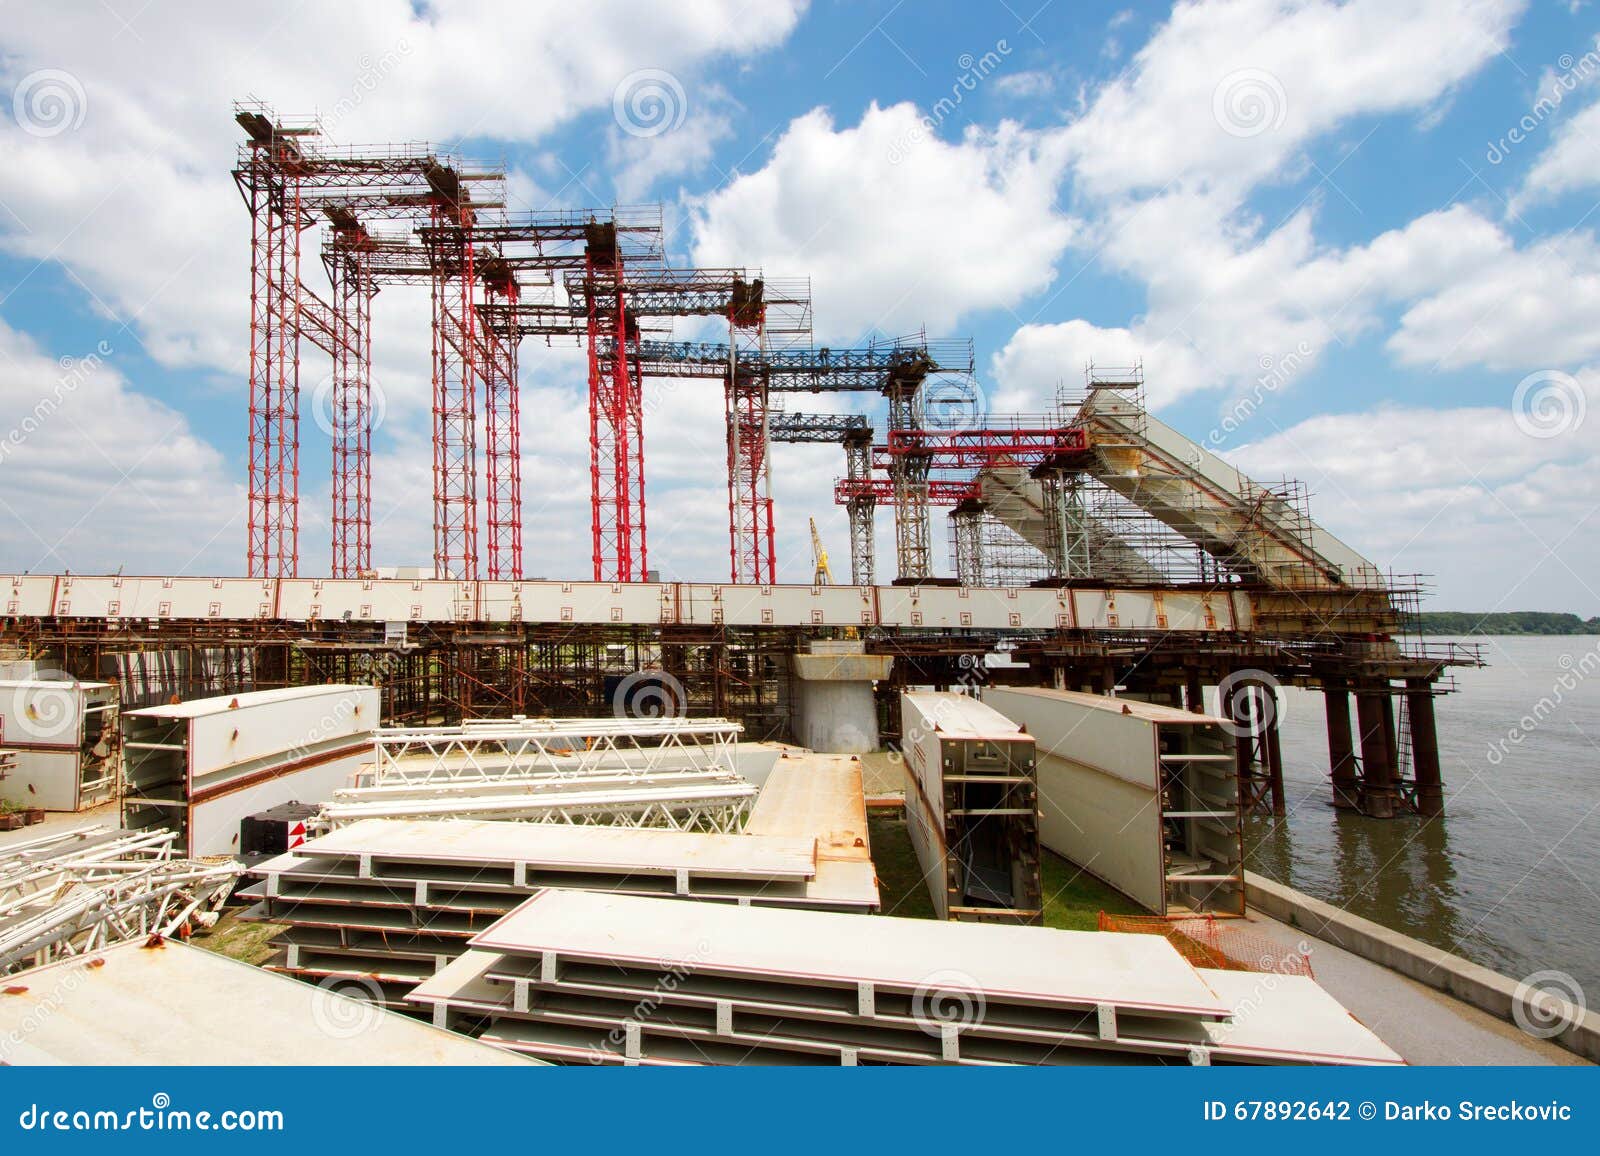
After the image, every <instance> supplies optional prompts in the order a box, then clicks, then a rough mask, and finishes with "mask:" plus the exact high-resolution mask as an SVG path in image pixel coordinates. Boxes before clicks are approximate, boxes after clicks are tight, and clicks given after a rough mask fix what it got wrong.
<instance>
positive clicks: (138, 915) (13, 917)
mask: <svg viewBox="0 0 1600 1156" xmlns="http://www.w3.org/2000/svg"><path fill="white" fill-rule="evenodd" d="M176 838H177V836H176V833H175V832H172V831H144V832H127V831H115V830H112V829H111V828H108V827H91V828H87V829H83V830H77V831H71V832H68V833H66V834H62V835H50V836H45V837H43V838H40V839H34V840H30V841H28V842H25V843H19V844H14V845H12V846H10V847H7V848H5V850H4V851H3V852H0V975H4V974H6V973H8V972H11V971H15V970H19V969H21V968H24V967H30V966H34V965H36V964H42V963H46V962H48V961H50V960H52V959H57V958H61V957H63V956H71V955H82V954H84V953H86V952H91V951H96V950H99V949H100V948H102V947H105V946H106V945H108V944H111V943H119V942H121V941H123V940H128V939H137V938H143V937H147V936H150V935H159V936H162V937H168V936H173V935H177V934H179V933H181V932H183V931H184V930H185V929H186V928H188V927H189V926H190V925H191V924H208V923H210V922H212V921H214V919H215V912H216V910H217V909H218V908H219V907H221V905H222V903H223V902H224V901H225V900H226V899H227V897H228V893H229V892H230V891H231V890H232V889H233V885H234V883H235V881H236V880H237V879H238V876H239V872H240V871H241V870H242V867H241V866H240V864H238V863H234V862H231V861H223V862H220V863H212V862H202V861H199V860H194V859H180V858H175V857H174V842H175V840H176Z"/></svg>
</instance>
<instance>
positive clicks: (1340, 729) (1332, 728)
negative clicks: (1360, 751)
mask: <svg viewBox="0 0 1600 1156" xmlns="http://www.w3.org/2000/svg"><path fill="white" fill-rule="evenodd" d="M1322 699H1323V708H1324V713H1325V714H1326V715H1327V720H1328V766H1329V767H1330V768H1331V769H1332V771H1333V805H1334V806H1335V807H1338V808H1340V809H1342V810H1354V809H1356V808H1357V807H1358V806H1359V805H1360V803H1359V800H1358V799H1357V797H1356V792H1357V783H1356V753H1355V747H1354V745H1353V744H1352V742H1351V739H1350V691H1349V690H1348V689H1347V688H1346V687H1345V685H1344V683H1342V682H1325V683H1323V684H1322Z"/></svg>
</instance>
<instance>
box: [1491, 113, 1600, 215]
mask: <svg viewBox="0 0 1600 1156" xmlns="http://www.w3.org/2000/svg"><path fill="white" fill-rule="evenodd" d="M1596 187H1600V101H1597V102H1595V103H1593V104H1591V105H1589V106H1588V107H1587V108H1585V109H1583V110H1582V111H1581V112H1579V113H1578V114H1577V115H1575V116H1573V117H1572V118H1571V119H1570V120H1566V121H1563V122H1562V123H1561V124H1559V125H1557V126H1556V128H1555V130H1554V134H1553V136H1552V137H1551V141H1550V145H1549V147H1548V148H1546V149H1545V150H1544V151H1543V152H1542V153H1540V154H1539V156H1538V158H1537V159H1536V160H1535V161H1534V164H1533V167H1532V168H1531V169H1529V170H1528V174H1527V176H1525V177H1524V178H1523V181H1522V187H1521V189H1520V190H1519V191H1518V193H1517V195H1516V196H1514V197H1512V198H1511V203H1510V205H1509V206H1508V210H1509V211H1510V212H1512V213H1520V212H1523V211H1524V210H1526V209H1528V208H1529V207H1531V206H1533V205H1536V204H1540V203H1543V202H1548V201H1553V200H1555V199H1556V198H1558V197H1561V196H1564V195H1566V194H1567V193H1575V192H1579V191H1582V190H1584V189H1593V188H1596Z"/></svg>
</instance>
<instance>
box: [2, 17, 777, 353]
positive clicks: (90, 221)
mask: <svg viewBox="0 0 1600 1156" xmlns="http://www.w3.org/2000/svg"><path fill="white" fill-rule="evenodd" d="M802 8H803V4H802V3H800V2H798V0H761V2H758V3H754V4H752V3H746V2H743V0H697V2H696V3H693V4H660V5H652V6H645V7H642V8H641V7H639V6H637V5H632V4H622V3H619V2H617V0H603V2H597V3H590V4H583V5H577V6H565V7H554V6H544V7H541V6H536V5H523V4H515V3H511V2H509V0H502V2H499V3H482V4H472V5H462V4H438V5H431V6H426V7H423V6H417V5H412V4H408V3H405V2H403V0H381V2H378V3H374V4H367V5H360V6H345V5H313V6H310V7H306V8H301V9H297V10H296V11H294V12H293V13H292V14H288V15H284V16H282V18H273V19H269V20H262V19H260V18H259V16H260V14H259V13H257V12H254V11H251V10H246V9H240V10H231V11H230V10H229V9H226V8H216V9H212V10H208V11H207V13H206V17H205V19H196V18H195V17H194V14H193V13H192V12H190V11H189V10H187V9H185V8H183V7H181V6H178V7H173V6H162V5H150V6H147V7H146V8H144V9H143V10H141V11H139V12H138V13H137V14H134V15H132V16H131V17H130V18H129V26H128V27H127V28H122V29H119V28H118V27H117V26H116V25H115V24H113V23H112V22H110V21H109V19H108V12H109V10H107V9H102V8H99V7H96V8H94V9H84V8H73V7H72V6H69V5H56V6H54V7H49V8H44V9H40V10H38V11H36V12H33V13H30V15H29V17H28V19H27V20H23V21H18V20H13V21H11V22H10V23H9V24H8V26H7V29H6V54H5V58H4V60H3V61H0V85H3V86H4V88H5V91H6V94H7V96H8V100H7V103H8V104H9V103H10V100H9V97H10V95H11V93H12V90H13V88H14V86H17V85H18V84H19V83H21V82H24V81H25V80H26V78H28V77H29V76H32V75H34V74H35V73H36V72H38V71H39V70H57V71H60V72H62V73H65V74H67V76H68V77H70V84H68V85H67V86H65V87H63V86H62V85H56V86H54V91H55V92H57V93H63V92H64V93H66V95H67V99H68V101H69V103H71V104H72V106H73V107H72V113H73V114H74V115H71V116H69V118H68V122H67V124H68V126H69V127H66V128H65V129H64V130H63V131H60V132H58V133H55V134H54V135H49V136H40V135H33V134H30V133H29V132H27V131H25V128H24V126H23V125H20V124H18V123H16V122H14V121H12V120H9V119H8V120H0V150H3V151H4V152H5V154H6V157H7V163H6V164H5V165H4V166H0V204H4V205H5V206H6V208H5V209H4V210H0V246H3V247H4V249H5V250H6V251H8V252H11V253H14V254H16V255H19V256H22V257H25V258H29V259H33V260H39V261H44V260H53V261H56V262H59V263H60V264H61V265H62V266H64V267H65V268H66V269H67V270H69V271H70V272H71V274H72V275H73V276H75V277H76V278H78V279H80V280H81V282H82V284H83V286H84V288H85V289H86V291H87V292H88V293H90V294H91V295H92V298H91V299H92V300H93V301H94V302H95V303H96V305H97V306H98V307H100V308H102V309H103V310H104V311H106V312H107V313H109V314H111V315H114V316H116V317H117V318H118V319H119V320H121V321H128V320H134V325H135V331H136V332H138V333H139V334H140V335H141V336H142V337H143V340H144V342H145V344H146V346H147V347H148V349H149V350H150V352H151V354H152V355H153V356H154V357H156V358H157V359H158V360H160V361H161V362H163V363H164V364H168V365H175V366H189V365H203V366H208V367H211V368H214V369H219V370H223V371H225V372H228V373H230V374H238V373H240V372H241V371H242V368H243V365H244V359H245V350H246V342H245V340H244V338H243V334H244V333H245V329H246V325H247V309H248V285H247V274H248V269H249V257H248V253H249V221H248V217H247V215H246V213H245V211H244V208H243V206H242V205H241V204H240V203H239V199H238V195H237V193H236V192H235V191H234V189H233V188H232V184H233V182H232V181H231V179H230V178H229V175H228V174H229V170H230V169H231V168H232V167H233V164H234V156H235V150H236V148H237V144H238V141H239V139H240V132H239V129H238V128H237V126H236V125H235V124H234V123H233V121H232V118H231V115H230V112H229V107H230V103H231V102H232V101H234V100H236V99H240V98H245V97H249V96H252V95H255V96H260V97H263V98H267V99H274V100H277V101H280V102H282V103H281V107H280V108H279V111H280V112H281V113H282V114H284V115H294V114H304V113H310V112H313V111H316V110H321V112H322V113H323V114H324V120H325V124H327V125H328V127H329V131H330V134H331V135H332V137H333V138H334V139H335V140H336V141H339V142H362V143H366V142H375V141H388V140H395V141H415V140H418V139H433V140H438V141H444V142H449V141H454V140H459V139H462V138H483V137H487V138H491V139H497V140H509V141H532V140H536V139H537V138H538V137H540V136H541V135H542V134H544V133H547V132H548V131H549V130H551V129H552V128H555V127H556V126H558V125H560V124H562V123H563V122H565V121H567V120H569V119H571V118H572V117H574V116H576V115H577V114H578V113H580V112H583V111H584V110H586V109H600V108H604V109H607V110H610V108H611V105H612V97H613V94H614V92H615V90H616V89H617V87H618V86H619V84H620V83H621V82H623V81H624V79H625V78H626V77H628V76H629V75H631V74H633V73H636V72H638V71H640V70H644V69H657V70H662V71H664V72H667V73H670V74H672V75H673V76H675V77H676V78H677V79H678V80H679V82H680V83H682V84H683V85H684V86H685V88H686V90H687V91H689V92H690V93H692V92H693V91H694V86H693V80H694V72H695V70H696V69H698V68H699V67H701V66H703V65H704V64H705V63H706V62H707V61H709V60H711V59H713V58H716V57H718V56H722V55H728V54H746V53H751V52H757V51H760V50H763V49H765V48H769V47H771V46H773V45H774V44H776V43H778V42H780V41H781V40H782V39H783V38H784V37H785V36H787V35H788V33H789V31H790V30H791V29H792V28H793V27H794V25H795V22H796V21H797V19H798V16H799V13H800V10H801V9H802ZM174 78H181V81H180V80H175V79H174ZM71 86H76V88H77V92H74V91H73V90H72V88H71ZM79 92H81V102H80V100H79V98H78V95H77V94H78V93H79ZM50 107H51V106H49V105H47V104H43V103H41V104H40V106H39V108H40V111H41V116H42V118H48V116H49V110H50ZM80 110H81V121H79V120H78V116H77V115H76V113H77V112H79V111H80ZM74 122H77V123H76V127H70V126H71V125H72V124H73V123H74ZM40 124H42V125H43V127H45V128H47V129H48V128H51V127H54V124H53V122H50V121H48V120H47V119H41V120H40V121H36V122H35V126H36V127H38V126H39V125H40ZM135 222H136V223H137V224H136V227H135V226H134V225H133V224H132V223H135ZM307 263H308V264H310V263H312V262H307Z"/></svg>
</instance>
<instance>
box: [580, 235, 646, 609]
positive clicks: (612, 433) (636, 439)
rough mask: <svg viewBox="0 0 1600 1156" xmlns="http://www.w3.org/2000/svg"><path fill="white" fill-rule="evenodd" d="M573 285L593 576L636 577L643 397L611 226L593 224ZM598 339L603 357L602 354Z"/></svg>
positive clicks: (642, 555) (642, 554)
mask: <svg viewBox="0 0 1600 1156" xmlns="http://www.w3.org/2000/svg"><path fill="white" fill-rule="evenodd" d="M587 255H588V260H587V263H586V265H585V268H584V277H583V282H582V285H581V289H582V292H583V299H584V300H585V301H586V304H587V309H588V332H587V336H588V343H589V486H590V531H591V538H592V541H593V551H592V559H593V563H594V578H595V581H597V582H603V581H611V582H642V581H644V578H645V575H646V574H647V573H648V572H649V567H650V554H649V547H648V544H647V542H646V538H645V516H644V515H645V500H644V402H643V397H642V395H641V391H640V380H639V374H638V373H637V360H636V354H635V349H636V346H637V342H638V336H639V334H638V329H637V323H636V321H635V320H634V318H633V316H632V315H631V314H630V313H629V310H628V301H627V291H626V289H625V287H624V282H623V258H622V251H621V249H620V248H619V247H618V246H617V238H616V228H615V226H614V225H608V224H602V225H597V226H596V227H595V229H594V233H593V236H592V237H591V239H590V241H589V245H588V252H587ZM602 342H607V343H609V346H610V349H611V356H610V357H609V358H602V356H601V345H602Z"/></svg>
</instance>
